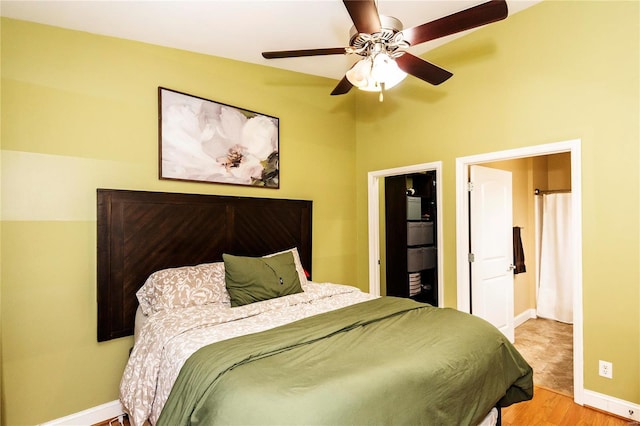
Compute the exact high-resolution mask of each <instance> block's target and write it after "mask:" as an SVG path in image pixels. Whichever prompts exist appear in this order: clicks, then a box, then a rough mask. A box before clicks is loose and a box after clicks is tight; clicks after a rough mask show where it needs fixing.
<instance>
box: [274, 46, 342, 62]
mask: <svg viewBox="0 0 640 426" xmlns="http://www.w3.org/2000/svg"><path fill="white" fill-rule="evenodd" d="M346 53H347V50H346V49H345V48H344V47H330V48H327V49H302V50H280V51H275V52H262V57H263V58H266V59H280V58H297V57H300V56H321V55H345V54H346Z"/></svg>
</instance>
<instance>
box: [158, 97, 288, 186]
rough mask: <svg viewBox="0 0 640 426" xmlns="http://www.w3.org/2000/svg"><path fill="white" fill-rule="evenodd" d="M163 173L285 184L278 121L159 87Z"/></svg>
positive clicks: (195, 178) (185, 177) (165, 176)
mask: <svg viewBox="0 0 640 426" xmlns="http://www.w3.org/2000/svg"><path fill="white" fill-rule="evenodd" d="M158 114H159V120H158V121H159V131H158V139H159V149H160V155H159V160H160V161H159V163H160V164H159V177H160V179H172V180H183V181H195V182H209V183H222V184H232V185H250V186H261V187H266V188H279V187H280V161H279V120H278V118H276V117H271V116H268V115H265V114H260V113H257V112H254V111H249V110H246V109H242V108H238V107H234V106H231V105H226V104H222V103H219V102H214V101H211V100H208V99H203V98H200V97H197V96H192V95H188V94H186V93H181V92H177V91H175V90H170V89H167V88H164V87H158Z"/></svg>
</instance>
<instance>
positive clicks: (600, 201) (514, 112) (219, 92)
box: [0, 1, 640, 425]
mask: <svg viewBox="0 0 640 426" xmlns="http://www.w3.org/2000/svg"><path fill="white" fill-rule="evenodd" d="M639 5H640V4H639V3H638V2H635V1H630V2H617V1H608V2H555V1H545V2H543V3H541V4H539V5H536V6H534V7H532V8H531V9H528V10H525V11H523V12H521V13H519V14H516V15H514V16H511V17H509V18H508V19H507V20H505V21H503V22H499V23H496V24H492V25H490V26H487V27H485V28H482V29H480V30H478V31H477V32H474V33H472V34H470V35H469V36H466V37H463V38H461V39H459V40H457V41H454V42H453V43H451V44H449V45H446V46H444V47H442V48H439V49H437V50H435V51H433V52H431V53H429V54H428V55H426V57H427V58H428V59H430V60H433V62H436V63H438V64H439V65H441V66H443V67H446V68H448V69H450V70H452V71H453V72H454V74H455V75H454V77H453V78H452V79H451V80H449V81H448V82H446V83H445V84H443V85H442V86H439V87H432V86H429V85H427V84H425V83H422V82H419V81H418V80H416V79H413V78H411V77H409V78H408V79H407V80H406V81H405V82H404V83H403V84H402V85H400V86H399V87H398V88H396V89H394V90H393V91H390V92H389V93H388V94H387V96H386V97H385V102H384V103H382V104H380V103H378V102H377V98H376V97H375V95H373V96H370V94H367V93H355V94H354V93H351V94H349V95H347V96H342V97H337V98H336V97H330V96H328V93H329V92H330V91H331V90H332V89H333V86H334V85H335V81H332V80H328V79H324V78H319V77H311V76H306V75H301V74H297V73H291V72H286V71H281V70H275V69H272V68H267V67H260V66H255V65H250V64H245V63H239V62H233V61H228V60H224V59H220V58H215V57H210V56H204V55H197V54H192V53H187V52H183V51H178V50H173V49H167V48H161V47H157V46H150V45H146V44H142V43H135V42H129V41H124V40H119V39H114V38H107V37H100V36H95V35H90V34H86V33H80V32H74V31H66V30H61V29H56V28H51V27H47V26H42V25H37V24H31V23H25V22H20V21H14V20H5V19H3V20H2V52H1V55H2V56H1V60H2V71H1V72H2V82H1V95H2V99H1V107H2V110H1V117H0V118H1V120H2V124H3V125H2V128H1V132H2V133H1V144H2V145H1V147H2V152H1V153H0V155H1V161H2V163H1V164H2V166H1V167H2V169H1V173H0V179H1V184H2V198H1V201H2V224H1V226H2V228H1V231H2V234H1V240H2V241H1V245H0V253H1V256H2V263H1V279H2V282H1V290H2V293H1V294H2V297H1V303H2V305H1V311H0V312H1V314H2V330H1V333H2V334H1V335H2V339H3V342H2V362H3V369H2V373H3V374H2V380H3V389H2V398H3V400H4V403H5V405H4V407H3V410H2V416H3V420H4V422H3V424H7V425H14V424H33V423H37V422H41V421H45V420H51V419H54V418H57V417H61V416H64V415H67V414H70V413H73V412H77V411H80V410H84V409H86V408H89V407H92V406H96V405H98V404H101V403H104V402H108V401H112V400H114V399H116V398H117V385H118V382H119V378H120V375H121V373H122V368H123V366H124V362H125V360H126V357H127V352H128V349H129V347H130V345H131V339H128V338H125V339H117V340H115V341H112V342H107V343H101V344H98V343H97V342H96V339H95V336H96V331H95V329H96V322H95V321H96V320H95V317H96V308H95V188H96V187H110V188H125V189H147V190H160V191H176V192H193V193H215V194H234V195H247V196H261V197H262V196H265V197H278V198H305V199H313V201H314V235H313V238H314V245H313V250H314V257H313V262H314V268H313V270H314V279H316V280H321V281H334V282H343V283H352V284H357V285H358V286H359V287H360V288H362V289H367V288H368V258H367V257H368V247H367V244H368V241H367V202H366V197H367V180H366V176H367V172H369V171H374V170H381V169H386V168H390V167H399V166H406V165H410V164H418V163H425V162H431V161H439V160H440V161H442V162H443V205H442V206H441V207H442V211H443V218H444V220H443V224H444V235H445V241H444V261H445V267H444V280H445V304H446V305H447V306H455V305H456V268H455V238H456V237H455V235H456V231H455V219H454V216H455V158H456V157H461V156H468V155H474V154H479V153H484V152H491V151H500V150H504V149H510V148H518V147H523V146H530V145H537V144H543V143H549V142H557V141H564V140H569V139H575V138H581V139H582V156H583V158H582V173H583V181H582V184H583V230H582V231H583V264H584V268H583V281H584V282H583V289H584V302H583V305H584V329H585V333H584V346H585V386H586V388H587V389H591V390H594V391H596V392H601V393H603V394H607V395H611V396H613V397H616V398H620V399H623V400H627V401H631V402H633V403H636V404H637V403H640V389H639V388H640V366H639V364H640V313H639V312H638V308H637V307H638V305H639V304H640V284H639V283H640V273H639V266H638V264H639V263H640V262H639V260H640V250H639V240H640V235H639V234H640V230H639V219H638V218H639V217H640V211H639V197H640V188H639V187H640V182H639V180H640V179H639V173H638V164H639V161H640V152H639V147H638V146H639V141H640V134H639V128H640V123H639V116H640V110H639V106H638V103H639V101H638V99H639V86H638V84H639V80H640V74H639V70H638V67H639V64H640V60H639V56H638V55H639V54H638V52H639V50H640V46H639V43H640V42H639V40H640V34H639V30H638V27H639V22H640V16H639V15H640V10H639ZM595 29H597V30H595ZM159 85H162V86H166V87H169V88H172V89H176V90H180V91H183V92H187V93H192V94H194V95H198V96H201V97H205V98H210V99H213V100H216V101H220V102H224V103H229V104H232V105H236V106H239V107H243V108H247V109H252V110H255V111H260V112H263V113H266V114H270V115H275V116H277V117H279V118H280V132H281V163H282V184H281V189H279V190H266V189H255V188H246V187H238V186H221V185H209V184H196V183H183V182H169V181H160V180H158V179H157V99H156V88H157V86H159ZM598 359H605V360H609V361H612V362H613V363H614V365H615V373H616V374H615V375H614V379H613V380H608V379H603V378H600V377H598V376H597V362H598V361H597V360H598Z"/></svg>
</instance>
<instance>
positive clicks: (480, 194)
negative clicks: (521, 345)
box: [469, 166, 514, 343]
mask: <svg viewBox="0 0 640 426" xmlns="http://www.w3.org/2000/svg"><path fill="white" fill-rule="evenodd" d="M470 179H471V183H472V185H471V190H470V198H469V209H470V218H469V223H470V227H471V229H470V239H471V241H470V247H471V253H472V259H470V260H471V313H472V314H473V315H477V316H479V317H481V318H484V319H485V320H487V321H489V322H490V323H491V324H493V325H494V326H496V327H497V328H498V329H499V330H500V331H502V333H504V335H505V336H507V338H508V339H509V341H511V342H512V343H513V341H514V331H513V321H514V320H513V264H512V263H513V230H512V226H513V225H512V222H513V219H512V193H511V172H507V171H504V170H497V169H490V168H488V167H482V166H470Z"/></svg>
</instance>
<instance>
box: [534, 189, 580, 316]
mask: <svg viewBox="0 0 640 426" xmlns="http://www.w3.org/2000/svg"><path fill="white" fill-rule="evenodd" d="M541 197H542V203H541V204H542V205H541V206H540V210H541V214H540V215H539V226H540V228H539V229H541V231H540V232H539V234H538V237H539V238H540V242H539V246H538V247H539V250H540V253H539V260H538V265H539V274H538V277H539V282H538V303H537V304H538V308H537V315H538V316H539V317H542V318H548V319H553V320H556V321H561V322H565V323H569V324H571V323H573V277H572V276H573V274H572V265H573V263H572V261H573V258H572V250H571V232H572V230H571V193H555V194H544V195H542V196H541ZM536 198H540V196H538V197H536Z"/></svg>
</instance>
